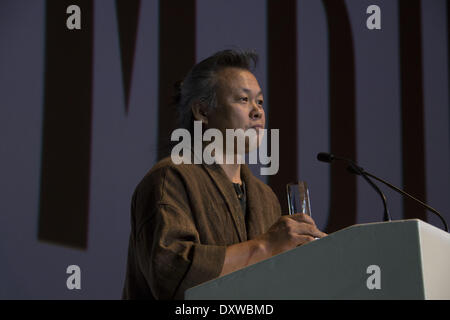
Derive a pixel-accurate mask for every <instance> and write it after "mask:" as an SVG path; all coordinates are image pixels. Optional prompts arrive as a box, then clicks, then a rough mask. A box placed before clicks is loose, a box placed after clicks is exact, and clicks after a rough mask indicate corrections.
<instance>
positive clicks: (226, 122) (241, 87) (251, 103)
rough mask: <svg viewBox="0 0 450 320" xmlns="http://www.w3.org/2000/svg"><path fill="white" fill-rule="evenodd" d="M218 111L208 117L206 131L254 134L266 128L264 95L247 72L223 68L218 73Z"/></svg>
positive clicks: (252, 76) (251, 75) (215, 110)
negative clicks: (243, 131) (227, 130)
mask: <svg viewBox="0 0 450 320" xmlns="http://www.w3.org/2000/svg"><path fill="white" fill-rule="evenodd" d="M216 95H217V108H215V109H214V110H212V111H211V112H210V114H209V115H208V124H207V127H208V128H216V129H219V130H220V131H222V133H223V134H225V132H226V131H225V129H244V130H247V129H249V128H254V129H255V130H256V132H258V131H259V129H264V127H265V121H266V119H265V114H264V109H263V102H264V100H263V95H262V92H261V87H260V86H259V84H258V80H256V78H255V76H254V75H253V74H252V73H251V72H250V71H248V70H244V69H239V68H225V69H223V70H221V71H220V72H219V73H218V83H217V89H216Z"/></svg>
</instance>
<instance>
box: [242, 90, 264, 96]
mask: <svg viewBox="0 0 450 320" xmlns="http://www.w3.org/2000/svg"><path fill="white" fill-rule="evenodd" d="M241 90H242V91H244V92H245V93H252V91H251V90H250V89H248V88H241ZM262 94H263V93H262V90H259V92H258V93H257V94H256V96H262Z"/></svg>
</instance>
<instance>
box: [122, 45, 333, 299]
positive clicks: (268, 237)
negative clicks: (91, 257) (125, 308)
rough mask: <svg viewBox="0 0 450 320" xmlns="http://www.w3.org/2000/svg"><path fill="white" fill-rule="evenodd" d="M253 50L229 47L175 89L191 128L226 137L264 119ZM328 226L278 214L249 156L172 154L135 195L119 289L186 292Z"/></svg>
mask: <svg viewBox="0 0 450 320" xmlns="http://www.w3.org/2000/svg"><path fill="white" fill-rule="evenodd" d="M256 58H257V57H256V55H255V54H253V53H249V52H239V51H234V50H225V51H221V52H218V53H216V54H215V55H213V56H211V57H209V58H207V59H205V60H203V61H202V62H200V63H198V64H197V65H195V66H194V67H193V69H192V70H191V71H190V72H189V73H188V75H187V76H186V78H185V79H184V81H183V82H182V84H181V86H180V88H179V89H180V92H179V95H178V99H177V100H178V108H179V112H180V115H181V118H180V120H181V124H182V125H183V126H184V127H186V128H188V129H190V130H191V131H192V128H193V121H194V120H196V121H202V122H203V125H204V127H205V129H210V128H215V129H218V130H220V131H221V132H222V133H223V135H224V136H225V133H226V129H244V130H249V129H251V128H253V129H256V130H259V129H262V128H264V126H265V114H264V109H263V103H264V101H263V100H264V99H263V95H262V92H261V88H260V86H259V84H258V81H257V80H256V78H255V76H254V75H253V74H252V72H251V71H250V68H251V62H253V63H254V64H256ZM279 107H282V106H279ZM224 149H226V148H224ZM233 150H234V149H233ZM247 151H248V150H247ZM325 235H326V234H324V233H323V232H321V231H320V230H318V229H317V227H316V226H315V223H314V221H313V220H312V219H311V218H310V217H309V216H306V215H304V214H295V215H291V216H282V215H281V210H280V204H279V202H278V199H277V198H276V196H275V194H274V193H273V192H272V190H271V189H270V187H268V186H267V185H265V184H264V183H262V182H261V181H260V180H259V179H257V178H256V177H254V176H253V174H252V173H251V171H250V170H249V168H248V167H247V166H246V165H242V164H238V163H231V164H230V163H221V162H217V163H213V164H212V165H207V164H205V163H203V164H179V165H176V164H174V163H173V161H172V159H171V158H166V159H163V160H161V161H160V162H159V163H157V164H156V165H155V166H154V167H153V168H152V169H151V170H150V172H149V173H147V175H146V176H145V177H144V178H143V180H142V181H141V182H140V184H139V185H138V186H137V188H136V190H135V192H134V194H133V199H132V207H131V235H130V242H129V252H128V264H127V274H126V280H125V287H124V290H123V298H125V299H143V298H144V299H145V298H147V299H182V298H183V297H184V292H185V290H186V289H188V288H190V287H193V286H195V285H197V284H200V283H202V282H205V281H208V280H211V279H214V278H217V277H220V276H223V275H225V274H228V273H230V272H233V271H236V270H239V269H241V268H244V267H246V266H249V265H251V264H254V263H256V262H258V261H261V260H264V259H267V258H269V257H271V256H273V255H275V254H278V253H281V252H283V251H286V250H289V249H293V248H295V247H297V246H299V245H302V244H304V243H307V242H309V241H312V240H314V238H317V237H318V238H320V237H323V236H325Z"/></svg>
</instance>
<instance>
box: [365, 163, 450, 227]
mask: <svg viewBox="0 0 450 320" xmlns="http://www.w3.org/2000/svg"><path fill="white" fill-rule="evenodd" d="M361 171H362V173H363V176H364V175H368V176H369V177H371V178H373V179H375V180H377V181H379V182H381V183H384V184H385V185H387V186H389V187H391V188H392V189H394V190H395V191H397V192H399V193H401V194H402V195H404V196H407V197H408V198H410V199H412V200H415V201H417V202H418V203H419V204H421V205H422V206H423V207H425V208H426V209H428V210H430V211H432V212H434V213H435V214H436V215H437V216H438V217H439V218H440V219H441V221H442V223H443V224H444V226H445V231H447V232H448V226H447V222H446V221H445V219H444V218H443V217H442V216H441V214H440V213H439V212H438V211H437V210H436V209H434V208H432V207H430V206H429V205H427V204H425V203H423V202H422V201H420V200H419V199H416V198H414V197H413V196H412V195H410V194H408V193H406V192H405V191H403V190H401V189H399V188H397V187H396V186H394V185H392V184H390V183H389V182H387V181H384V180H383V179H381V178H378V177H377V176H374V175H373V174H370V173H369V172H367V171H365V170H361Z"/></svg>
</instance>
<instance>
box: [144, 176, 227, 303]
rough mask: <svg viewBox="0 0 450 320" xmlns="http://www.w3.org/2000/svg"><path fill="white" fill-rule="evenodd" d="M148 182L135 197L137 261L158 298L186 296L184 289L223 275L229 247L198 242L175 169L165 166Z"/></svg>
mask: <svg viewBox="0 0 450 320" xmlns="http://www.w3.org/2000/svg"><path fill="white" fill-rule="evenodd" d="M155 177H156V178H155ZM150 181H151V182H150V184H149V186H147V187H143V188H140V190H139V191H138V194H137V199H136V216H137V217H139V218H138V220H140V221H141V223H140V226H139V228H138V229H137V230H136V232H137V233H136V251H137V252H136V253H137V260H138V263H139V267H140V270H141V272H142V273H143V274H144V277H145V279H146V281H147V283H148V285H149V287H150V288H151V290H152V293H153V295H154V297H155V298H156V299H163V300H167V299H183V298H184V291H185V290H186V289H188V288H190V287H193V286H195V285H198V284H200V283H202V282H205V281H208V280H211V279H214V278H216V277H218V276H219V274H220V272H221V270H222V266H223V262H224V259H225V251H226V246H218V245H207V244H202V243H201V242H200V237H199V233H198V230H197V226H196V224H195V218H194V216H193V213H192V208H191V204H190V203H189V200H188V198H187V195H186V189H185V185H184V183H183V181H182V179H181V178H180V177H179V176H177V174H176V172H173V171H172V170H170V169H166V170H163V171H162V172H160V173H158V174H157V175H155V176H154V177H153V178H152V179H150ZM192 205H195V204H192Z"/></svg>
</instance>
